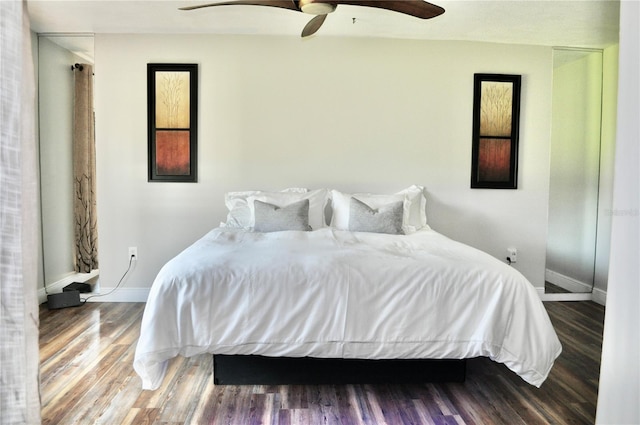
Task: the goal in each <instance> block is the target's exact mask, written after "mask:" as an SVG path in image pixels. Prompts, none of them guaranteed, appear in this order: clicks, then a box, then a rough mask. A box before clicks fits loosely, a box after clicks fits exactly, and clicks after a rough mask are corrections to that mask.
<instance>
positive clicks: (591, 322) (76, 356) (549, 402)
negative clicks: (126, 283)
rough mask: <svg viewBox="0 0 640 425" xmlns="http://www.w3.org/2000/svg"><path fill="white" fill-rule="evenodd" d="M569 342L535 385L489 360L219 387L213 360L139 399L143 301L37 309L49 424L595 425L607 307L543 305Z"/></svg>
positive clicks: (175, 364)
mask: <svg viewBox="0 0 640 425" xmlns="http://www.w3.org/2000/svg"><path fill="white" fill-rule="evenodd" d="M545 306H546V307H547V310H548V311H549V315H550V317H551V319H552V321H553V324H554V326H555V328H556V331H557V333H558V336H559V337H560V340H561V341H562V344H563V353H562V355H561V356H560V358H559V359H558V360H557V361H556V364H555V366H554V368H553V370H552V371H551V374H550V376H549V378H548V379H547V381H546V382H545V383H544V384H543V385H542V388H540V389H537V388H535V387H532V386H530V385H528V384H526V383H525V382H524V381H522V380H521V379H520V378H519V377H518V376H517V375H515V374H514V373H512V372H511V371H509V370H508V369H507V368H506V367H504V366H502V365H500V364H497V363H494V362H492V361H490V360H488V359H484V358H479V359H473V360H470V361H469V362H468V369H467V380H466V382H464V383H461V384H421V385H326V386H214V385H213V380H212V359H211V356H210V355H202V356H197V357H193V358H189V359H186V358H178V359H175V360H174V361H172V362H171V364H170V366H169V369H168V373H167V376H166V379H165V381H164V384H163V386H162V387H161V388H160V389H158V390H156V391H142V390H141V386H140V380H139V379H138V377H137V375H136V374H135V372H134V371H133V367H132V362H133V355H134V350H135V344H136V340H137V338H138V332H139V328H140V319H141V316H142V311H143V308H144V304H140V303H87V304H85V305H83V306H81V307H75V308H67V309H63V310H51V311H50V310H47V309H46V307H41V310H40V359H41V381H42V394H41V397H42V417H43V423H44V424H109V425H113V424H259V423H262V424H510V425H512V424H591V423H594V418H595V409H596V399H597V389H598V376H599V369H600V352H601V345H602V329H603V320H604V308H603V307H602V306H599V305H598V304H595V303H592V302H586V301H585V302H547V303H545Z"/></svg>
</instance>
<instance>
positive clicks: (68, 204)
mask: <svg viewBox="0 0 640 425" xmlns="http://www.w3.org/2000/svg"><path fill="white" fill-rule="evenodd" d="M93 53H94V47H93V36H91V35H76V34H70V35H69V34H47V35H39V36H38V61H37V63H38V126H39V150H40V201H41V214H42V216H41V220H42V250H43V252H42V257H43V262H42V263H43V266H42V267H43V276H44V277H43V281H44V284H46V285H47V287H50V286H51V285H54V284H59V285H61V284H62V283H70V282H67V281H68V280H72V281H73V280H75V279H74V278H75V277H76V272H75V270H74V252H75V251H74V246H75V241H74V211H73V208H74V204H73V198H74V196H75V194H74V178H73V160H72V143H73V106H74V72H75V71H73V70H72V67H73V66H74V65H75V64H76V63H77V64H82V63H85V64H87V63H88V64H93V62H94V60H93ZM57 289H61V288H57Z"/></svg>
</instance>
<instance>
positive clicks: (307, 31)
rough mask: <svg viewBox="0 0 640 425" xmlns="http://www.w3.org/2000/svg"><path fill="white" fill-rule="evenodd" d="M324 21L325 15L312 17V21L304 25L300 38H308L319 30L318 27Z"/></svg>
mask: <svg viewBox="0 0 640 425" xmlns="http://www.w3.org/2000/svg"><path fill="white" fill-rule="evenodd" d="M325 19H327V15H316V16H314V17H313V19H311V20H310V21H309V22H308V23H307V25H305V26H304V28H303V29H302V36H303V37H308V36H310V35H313V34H315V33H316V31H318V30H319V29H320V27H321V26H322V24H323V23H324V20H325Z"/></svg>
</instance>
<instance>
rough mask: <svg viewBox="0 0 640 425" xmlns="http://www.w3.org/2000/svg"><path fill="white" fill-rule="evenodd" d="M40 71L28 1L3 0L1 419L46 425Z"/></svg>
mask: <svg viewBox="0 0 640 425" xmlns="http://www.w3.org/2000/svg"><path fill="white" fill-rule="evenodd" d="M35 105H36V103H35V73H34V70H33V57H32V53H31V34H30V31H29V22H28V19H27V16H26V6H25V3H23V2H22V1H20V0H17V1H16V0H11V1H0V423H1V424H3V425H5V424H39V423H40V395H39V377H38V373H39V363H40V358H39V350H38V323H39V318H38V298H37V292H36V286H37V253H38V239H37V231H38V229H39V227H40V225H39V222H38V217H37V213H38V204H37V200H38V179H37V159H36V158H37V156H36V138H35V110H36V108H35Z"/></svg>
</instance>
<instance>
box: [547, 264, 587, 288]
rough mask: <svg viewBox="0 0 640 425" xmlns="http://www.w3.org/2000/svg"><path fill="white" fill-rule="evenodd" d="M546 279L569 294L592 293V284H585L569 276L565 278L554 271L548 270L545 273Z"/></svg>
mask: <svg viewBox="0 0 640 425" xmlns="http://www.w3.org/2000/svg"><path fill="white" fill-rule="evenodd" d="M544 279H545V280H546V281H547V282H549V283H553V284H554V285H556V286H559V287H561V288H562V289H566V290H567V291H569V292H575V293H591V284H589V283H584V282H581V281H579V280H578V279H574V278H572V277H569V276H565V275H563V274H561V273H558V272H554V271H553V270H549V269H546V270H545V272H544Z"/></svg>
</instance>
